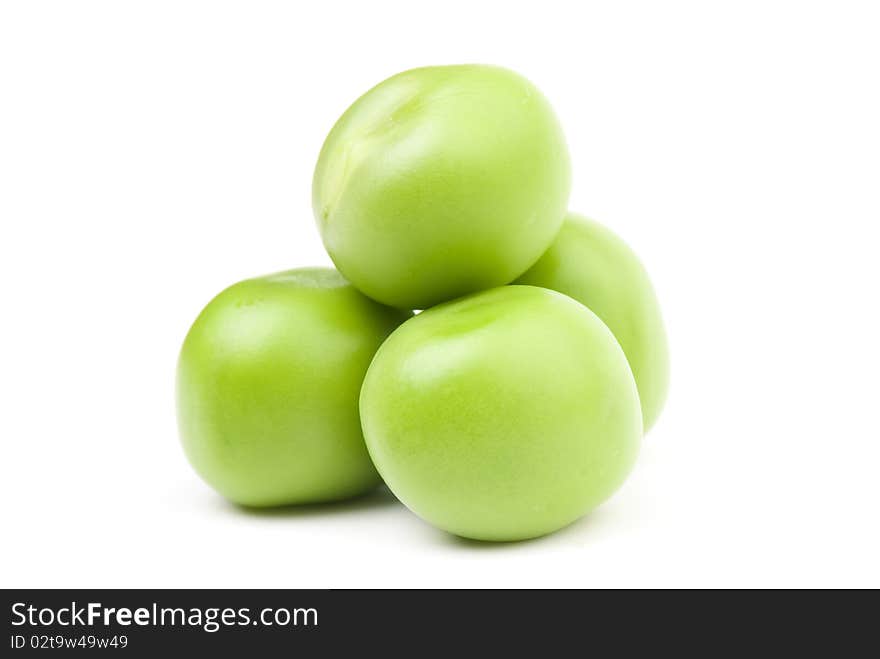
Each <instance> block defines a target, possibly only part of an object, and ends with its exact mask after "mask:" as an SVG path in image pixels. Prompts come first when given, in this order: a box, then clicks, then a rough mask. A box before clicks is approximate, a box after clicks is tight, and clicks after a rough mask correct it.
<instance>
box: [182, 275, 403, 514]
mask: <svg viewBox="0 0 880 659" xmlns="http://www.w3.org/2000/svg"><path fill="white" fill-rule="evenodd" d="M410 316H411V314H410V313H409V312H403V311H400V310H396V309H391V308H389V307H385V306H382V305H380V304H378V303H376V302H374V301H373V300H370V299H368V298H367V297H365V296H364V295H362V294H361V293H359V292H358V291H357V290H355V288H354V287H353V286H352V285H351V284H349V283H348V282H347V281H345V279H343V278H342V276H341V275H340V274H339V273H338V272H336V271H335V270H332V269H327V268H304V269H299V270H291V271H288V272H281V273H278V274H274V275H269V276H266V277H259V278H256V279H248V280H246V281H242V282H240V283H238V284H235V285H233V286H231V287H229V288H227V289H226V290H224V291H223V292H222V293H220V294H219V295H218V296H217V297H215V298H214V299H213V300H212V301H211V302H210V303H209V304H208V305H207V307H205V309H204V310H203V311H202V312H201V314H200V315H199V317H198V318H197V319H196V321H195V323H194V324H193V326H192V328H191V329H190V330H189V333H188V334H187V336H186V339H185V341H184V344H183V348H182V349H181V352H180V358H179V361H178V368H177V412H178V424H179V429H180V437H181V441H182V443H183V448H184V450H185V452H186V455H187V457H188V458H189V461H190V463H191V464H192V466H193V467H194V468H195V470H196V471H197V472H198V473H199V475H200V476H201V477H202V478H203V479H204V480H205V482H207V483H208V484H209V485H210V486H211V487H213V488H214V489H215V490H217V492H219V493H220V494H222V495H223V496H224V497H226V498H227V499H229V500H230V501H233V502H235V503H238V504H241V505H245V506H256V507H262V506H277V505H284V504H299V503H314V502H320V501H329V500H335V499H342V498H345V497H350V496H354V495H357V494H361V493H363V492H366V491H368V490H370V489H372V488H373V487H375V486H376V485H377V484H378V483H379V482H380V479H379V476H378V474H377V473H376V471H375V469H374V467H373V465H372V463H371V461H370V458H369V455H368V454H367V450H366V447H365V446H364V441H363V435H362V433H361V428H360V420H359V417H358V395H359V392H360V387H361V384H362V381H363V378H364V374H365V373H366V371H367V366H368V365H369V363H370V360H371V359H372V358H373V355H374V353H375V352H376V349H377V348H378V347H379V345H380V344H381V343H382V341H383V340H384V339H385V337H386V336H388V334H390V333H391V331H392V330H393V329H394V328H395V327H397V325H399V324H400V323H401V322H403V321H404V320H405V319H406V318H408V317H410Z"/></svg>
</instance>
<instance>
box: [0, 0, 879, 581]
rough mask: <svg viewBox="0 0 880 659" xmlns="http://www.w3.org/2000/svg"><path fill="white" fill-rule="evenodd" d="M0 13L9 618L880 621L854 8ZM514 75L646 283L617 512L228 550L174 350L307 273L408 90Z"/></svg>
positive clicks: (295, 536) (872, 362)
mask: <svg viewBox="0 0 880 659" xmlns="http://www.w3.org/2000/svg"><path fill="white" fill-rule="evenodd" d="M723 4H724V5H726V8H720V6H721V5H722V3H701V2H692V3H651V2H645V3H637V4H632V3H626V2H619V3H602V7H601V8H599V7H597V6H595V5H593V4H591V3H573V2H571V3H555V2H547V1H545V2H541V3H537V4H536V3H533V2H532V3H522V4H515V3H508V2H503V3H502V2H494V3H478V2H473V1H468V2H450V1H447V2H444V3H440V4H437V3H435V4H433V5H430V6H429V8H428V9H422V8H420V7H422V6H423V5H422V3H416V2H393V3H391V2H375V1H374V2H363V3H351V4H350V5H341V4H338V3H331V2H322V3H289V2H288V3H267V2H240V3H227V2H202V3H195V2H178V1H175V2H149V3H146V2H144V3H133V2H131V3H121V2H100V3H98V2H79V3H70V2H55V3H50V2H43V3H35V2H5V3H3V4H2V5H0V94H2V100H0V236H2V237H0V271H2V284H0V286H2V298H3V306H2V322H0V337H2V340H0V370H2V379H0V387H2V392H0V393H2V410H0V442H2V452H3V453H2V459H0V470H2V472H0V488H2V492H0V494H2V501H3V504H2V524H3V536H4V540H3V542H2V547H0V553H2V561H0V585H2V586H7V587H9V586H42V587H48V586H108V587H123V586H154V587H162V586H168V587H174V586H181V587H183V586H211V587H221V586H270V587H306V586H307V587H341V586H874V587H877V586H880V567H878V562H880V561H878V555H880V531H878V519H880V514H878V511H877V508H878V504H880V485H878V483H880V476H878V473H880V432H878V409H880V407H878V406H880V379H878V373H880V352H878V338H880V317H878V314H880V312H878V308H880V291H878V289H880V265H878V263H880V261H878V258H877V252H878V245H880V232H878V221H880V188H878V184H880V156H878V154H880V121H878V118H880V91H878V90H880V86H878V79H880V73H878V69H880V67H878V62H880V40H878V38H877V35H878V32H880V20H878V8H877V5H876V4H874V3H870V2H864V3H850V2H825V3H820V2H816V3H798V2H791V3H781V2H741V3H723ZM468 61H481V62H491V63H497V64H503V65H506V66H509V67H511V68H514V69H517V70H519V71H521V72H523V73H524V74H526V75H527V76H529V77H530V78H532V79H533V80H534V81H535V83H536V84H537V85H538V86H539V87H541V88H542V89H543V90H544V92H545V93H546V94H547V96H548V97H549V98H550V100H551V102H552V103H553V104H554V106H555V107H556V109H557V111H558V113H559V115H560V116H561V118H562V120H563V122H564V125H565V127H566V130H567V134H568V137H569V142H570V147H571V151H572V156H573V162H574V166H575V174H574V193H573V197H572V202H571V206H572V208H574V209H577V210H579V211H581V212H584V213H587V214H589V215H592V216H593V217H595V218H597V219H599V220H601V221H603V222H605V223H607V224H609V225H610V226H611V227H613V228H614V229H615V230H617V231H618V232H619V233H620V234H621V235H622V236H623V237H624V238H625V239H627V240H628V241H629V242H630V243H631V245H632V246H633V247H634V248H635V249H636V250H637V251H638V252H639V254H640V255H641V256H642V258H643V260H644V262H645V264H646V265H647V266H648V268H649V270H650V272H651V274H652V276H653V278H654V282H655V285H656V288H657V290H658V293H659V295H660V299H661V302H662V303H663V306H664V310H665V314H666V318H667V323H668V328H669V334H670V337H671V341H672V350H673V353H672V357H673V361H672V365H673V382H672V391H671V395H670V398H669V403H668V406H667V408H666V411H665V414H664V415H663V417H662V419H661V420H660V422H659V424H658V425H657V427H656V429H655V430H654V431H653V432H652V433H651V434H650V436H649V437H647V439H646V440H645V444H644V451H643V454H642V456H641V460H640V463H639V465H638V467H637V470H636V472H635V473H634V474H633V476H632V478H631V479H630V481H629V482H628V483H627V484H626V486H625V487H624V488H623V490H622V491H621V492H620V493H619V494H618V495H617V496H616V497H615V498H614V499H613V500H612V501H610V502H609V503H608V504H607V505H605V506H604V507H603V508H601V509H600V510H599V511H598V512H596V513H595V514H593V515H591V516H589V517H588V518H587V519H585V520H583V521H581V522H580V523H577V524H576V525H574V526H572V527H570V528H569V529H567V530H565V531H563V532H561V533H558V534H557V535H555V536H551V537H548V538H546V539H543V540H538V541H533V542H528V543H522V544H514V545H502V546H491V545H477V544H474V543H466V542H462V541H458V540H455V539H453V538H451V537H449V536H446V535H444V534H442V533H440V532H438V531H435V530H433V529H432V528H430V527H429V526H427V525H426V524H424V523H422V522H421V521H420V520H419V519H417V518H416V517H414V516H413V515H411V514H410V513H409V512H408V511H407V510H406V509H405V508H403V507H402V506H401V505H399V504H397V503H395V502H394V501H393V500H392V499H390V498H388V497H384V498H383V497H382V496H377V497H374V498H372V499H368V500H365V501H361V502H355V503H351V504H348V505H338V506H332V507H327V508H319V509H309V510H305V511H286V512H281V513H274V514H265V515H254V514H245V513H241V512H238V511H236V510H235V509H233V508H231V507H230V506H228V505H226V504H224V503H223V502H222V501H221V500H219V499H218V497H216V496H215V495H214V494H213V493H212V492H211V491H209V490H208V489H207V487H206V486H204V485H203V484H202V483H201V482H200V481H199V480H198V479H197V477H196V476H195V475H194V473H193V472H191V470H190V468H189V466H188V465H187V463H186V461H185V460H184V457H183V454H182V452H181V450H180V448H179V446H178V441H177V436H176V426H175V419H174V405H173V382H174V367H175V361H176V357H177V351H178V348H179V345H180V342H181V341H182V339H183V336H184V334H185V332H186V330H187V328H188V326H189V323H190V322H191V321H192V320H193V318H194V317H195V315H196V313H197V312H198V311H199V310H200V308H201V307H202V306H203V305H204V304H205V303H206V302H207V301H208V300H209V299H210V298H211V297H212V296H213V295H214V294H215V293H216V292H218V291H219V290H220V289H222V288H223V287H225V286H226V285H228V284H230V283H233V282H235V281H237V280H239V279H241V278H244V277H246V276H251V275H258V274H263V273H267V272H272V271H275V270H280V269H284V268H288V267H293V266H297V265H305V264H321V263H329V261H328V259H327V257H326V256H325V255H324V252H323V250H322V248H321V244H320V241H319V239H318V236H317V233H316V230H315V228H314V226H313V221H312V215H311V208H310V183H311V175H312V167H313V165H314V162H315V159H316V157H317V153H318V149H319V148H320V145H321V142H322V140H323V138H324V136H325V134H326V133H327V131H328V130H329V129H330V126H331V125H332V123H333V122H334V121H335V119H336V118H337V116H338V115H339V114H340V113H341V112H342V111H343V110H344V109H345V108H346V106H347V105H348V104H349V103H350V102H351V101H352V100H354V98H355V97H356V96H357V95H359V94H360V93H362V92H363V91H365V90H366V89H367V88H368V87H369V86H371V85H372V84H374V83H376V82H378V81H380V80H381V79H383V78H385V77H386V76H388V75H391V74H393V73H395V72H397V71H399V70H403V69H406V68H410V67H413V66H417V65H422V64H433V63H453V62H468Z"/></svg>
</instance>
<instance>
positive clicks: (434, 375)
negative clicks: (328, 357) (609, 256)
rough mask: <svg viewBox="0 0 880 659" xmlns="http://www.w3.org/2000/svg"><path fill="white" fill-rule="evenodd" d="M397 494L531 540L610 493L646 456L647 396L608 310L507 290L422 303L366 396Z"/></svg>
mask: <svg viewBox="0 0 880 659" xmlns="http://www.w3.org/2000/svg"><path fill="white" fill-rule="evenodd" d="M361 421H362V424H363V429H364V437H365V439H366V442H367V447H368V449H369V452H370V455H371V457H372V458H373V462H374V464H375V465H376V467H377V469H378V470H379V472H380V473H381V475H382V477H383V478H384V479H385V482H386V483H387V484H388V486H389V487H390V488H391V490H392V491H393V492H394V494H395V495H396V496H397V497H398V498H399V499H400V500H401V501H402V502H403V503H404V504H406V506H407V507H409V508H410V509H411V510H412V511H414V512H415V513H416V514H418V515H419V516H421V517H422V518H424V519H425V520H427V521H428V522H430V523H431V524H433V525H435V526H437V527H439V528H441V529H444V530H446V531H449V532H450V533H453V534H456V535H459V536H463V537H466V538H472V539H477V540H493V541H509V540H522V539H527V538H533V537H536V536H540V535H544V534H546V533H550V532H552V531H555V530H557V529H559V528H561V527H563V526H566V525H567V524H569V523H571V522H573V521H574V520H576V519H578V518H579V517H581V516H582V515H584V514H585V513H587V512H589V511H590V510H592V509H593V508H594V507H596V506H597V505H599V504H600V503H601V502H603V501H604V500H605V499H607V498H608V497H609V496H610V495H611V494H612V493H613V492H614V491H615V490H616V489H617V488H618V487H619V486H620V485H621V484H622V483H623V481H624V479H625V478H626V476H627V474H628V473H629V471H630V469H631V468H632V466H633V464H634V462H635V459H636V455H637V453H638V448H639V443H640V440H641V436H642V417H641V411H640V408H639V399H638V393H637V391H636V386H635V382H634V381H633V377H632V373H631V371H630V369H629V366H628V365H627V362H626V358H625V357H624V355H623V352H622V351H621V349H620V346H619V345H618V343H617V341H616V340H615V339H614V337H613V336H612V334H611V332H610V331H609V330H608V328H607V327H605V325H604V324H603V323H602V321H600V320H599V319H598V318H597V317H596V315H595V314H593V313H592V312H591V311H590V310H589V309H587V308H586V307H584V306H583V305H581V304H580V303H578V302H576V301H574V300H572V299H571V298H569V297H567V296H565V295H562V294H560V293H556V292H554V291H550V290H546V289H542V288H535V287H531V286H505V287H501V288H496V289H492V290H489V291H485V292H482V293H476V294H473V295H470V296H468V297H465V298H462V299H460V300H455V301H453V302H449V303H446V304H442V305H439V306H437V307H434V308H432V309H429V310H427V311H424V312H422V313H421V314H419V315H418V316H416V317H414V318H413V319H411V320H409V321H407V322H406V323H404V324H403V325H402V326H401V327H399V328H398V329H397V330H396V331H395V332H394V333H393V334H392V335H391V336H390V337H389V338H388V339H387V340H386V342H385V343H384V344H383V345H382V347H381V348H380V349H379V351H378V352H377V354H376V357H375V358H374V360H373V363H372V364H371V366H370V368H369V371H368V372H367V376H366V379H365V380H364V386H363V390H362V392H361Z"/></svg>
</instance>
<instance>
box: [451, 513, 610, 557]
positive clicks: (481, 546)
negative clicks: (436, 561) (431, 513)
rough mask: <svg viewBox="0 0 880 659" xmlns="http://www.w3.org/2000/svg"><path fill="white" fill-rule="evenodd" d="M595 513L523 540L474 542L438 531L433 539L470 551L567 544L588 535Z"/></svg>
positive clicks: (596, 519) (594, 521)
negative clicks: (577, 537)
mask: <svg viewBox="0 0 880 659" xmlns="http://www.w3.org/2000/svg"><path fill="white" fill-rule="evenodd" d="M597 512H598V511H593V512H591V513H589V514H588V515H586V516H584V517H581V518H579V519H576V520H575V521H573V522H572V523H571V524H569V525H568V526H564V527H562V528H561V529H559V530H558V531H554V532H553V533H549V534H547V535H540V536H538V537H536V538H526V539H524V540H503V541H500V542H499V541H497V540H474V539H472V538H462V537H461V536H457V535H453V534H451V533H447V532H445V531H440V530H439V529H434V530H435V531H437V534H436V536H435V537H437V538H438V542H439V543H440V544H443V545H446V546H448V547H453V548H458V549H466V550H472V551H512V550H515V549H523V548H525V547H534V546H536V545H539V544H552V543H559V542H560V541H563V542H568V541H570V540H571V539H572V538H573V537H574V536H576V535H582V536H583V535H585V534H588V533H589V532H588V531H587V529H588V528H590V527H592V526H594V525H595V524H596V523H597V522H598V521H599V520H598V515H597Z"/></svg>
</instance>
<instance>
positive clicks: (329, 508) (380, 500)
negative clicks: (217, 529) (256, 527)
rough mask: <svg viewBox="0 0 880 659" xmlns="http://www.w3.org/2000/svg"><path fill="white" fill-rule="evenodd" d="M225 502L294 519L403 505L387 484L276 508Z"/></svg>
mask: <svg viewBox="0 0 880 659" xmlns="http://www.w3.org/2000/svg"><path fill="white" fill-rule="evenodd" d="M223 503H224V504H225V507H226V509H227V510H230V511H233V512H235V513H238V514H241V515H246V516H248V517H259V518H266V519H274V518H280V519H292V518H296V517H317V516H326V515H337V514H344V513H354V512H363V511H366V510H374V509H378V508H386V507H389V506H395V505H401V504H400V502H399V501H398V500H397V498H396V497H395V496H394V495H393V494H392V493H391V491H390V490H389V489H388V488H387V487H385V486H380V487H378V488H377V489H375V490H373V491H371V492H368V493H367V494H364V495H361V496H359V497H353V498H351V499H341V500H339V501H328V502H326V503H306V504H300V505H291V506H277V507H274V508H252V507H248V506H241V505H239V504H235V503H231V502H229V501H225V500H223Z"/></svg>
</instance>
